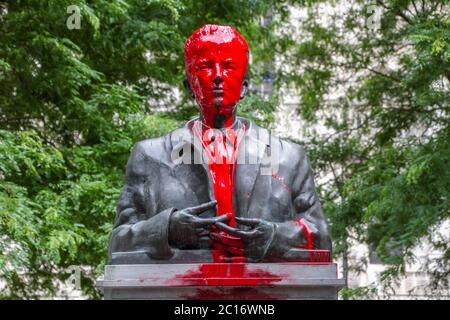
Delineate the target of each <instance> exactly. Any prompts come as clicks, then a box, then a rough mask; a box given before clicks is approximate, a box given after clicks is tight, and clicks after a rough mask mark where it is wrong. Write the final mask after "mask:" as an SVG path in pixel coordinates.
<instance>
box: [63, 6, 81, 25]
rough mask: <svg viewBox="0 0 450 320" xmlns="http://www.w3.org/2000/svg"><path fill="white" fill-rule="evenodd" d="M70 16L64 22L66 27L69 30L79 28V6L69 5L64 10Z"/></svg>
mask: <svg viewBox="0 0 450 320" xmlns="http://www.w3.org/2000/svg"><path fill="white" fill-rule="evenodd" d="M66 12H67V13H69V14H70V16H69V17H68V18H67V20H66V26H67V28H68V29H69V30H74V29H80V28H81V10H80V7H79V6H76V5H70V6H68V7H67V10H66Z"/></svg>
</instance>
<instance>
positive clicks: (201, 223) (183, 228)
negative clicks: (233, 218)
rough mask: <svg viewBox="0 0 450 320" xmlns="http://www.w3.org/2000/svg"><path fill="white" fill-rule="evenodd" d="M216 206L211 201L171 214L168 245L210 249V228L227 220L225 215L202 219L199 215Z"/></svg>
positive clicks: (214, 202)
mask: <svg viewBox="0 0 450 320" xmlns="http://www.w3.org/2000/svg"><path fill="white" fill-rule="evenodd" d="M216 204H217V202H216V201H211V202H207V203H203V204H200V205H198V206H194V207H189V208H185V209H183V210H179V211H175V212H173V213H172V215H171V217H170V223H169V244H170V245H172V246H175V247H179V248H208V247H210V239H209V233H210V229H209V228H210V226H211V225H213V224H215V223H218V222H224V221H226V220H228V219H229V218H228V217H227V216H225V215H223V216H220V217H214V218H202V217H199V215H200V214H201V213H203V212H205V211H207V210H208V209H211V208H214V207H215V206H216Z"/></svg>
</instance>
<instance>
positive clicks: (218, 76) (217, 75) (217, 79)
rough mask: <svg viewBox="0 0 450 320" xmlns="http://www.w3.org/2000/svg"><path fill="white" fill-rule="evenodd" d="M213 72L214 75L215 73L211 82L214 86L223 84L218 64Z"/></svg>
mask: <svg viewBox="0 0 450 320" xmlns="http://www.w3.org/2000/svg"><path fill="white" fill-rule="evenodd" d="M214 71H215V72H214V73H215V76H214V80H213V82H214V84H215V85H216V86H218V85H219V84H221V83H222V82H223V79H222V69H221V68H220V66H219V64H218V63H217V64H216V65H215V67H214Z"/></svg>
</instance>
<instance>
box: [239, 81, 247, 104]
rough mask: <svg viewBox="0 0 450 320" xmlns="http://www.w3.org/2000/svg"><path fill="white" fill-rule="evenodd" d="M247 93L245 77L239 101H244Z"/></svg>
mask: <svg viewBox="0 0 450 320" xmlns="http://www.w3.org/2000/svg"><path fill="white" fill-rule="evenodd" d="M247 92H248V79H247V77H246V78H245V79H244V81H242V88H241V97H240V98H241V100H242V99H244V97H245V96H246V94H247Z"/></svg>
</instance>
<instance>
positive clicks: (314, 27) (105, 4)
mask: <svg viewBox="0 0 450 320" xmlns="http://www.w3.org/2000/svg"><path fill="white" fill-rule="evenodd" d="M71 5H76V6H77V7H78V8H79V10H80V14H81V21H80V28H79V29H72V30H71V29H69V28H68V26H67V24H66V21H67V19H68V18H69V16H70V15H71V14H73V12H68V11H67V8H68V7H69V6H71ZM323 5H326V6H328V7H331V8H333V6H334V8H335V9H333V10H331V11H330V12H328V13H327V15H328V16H329V18H327V19H326V23H324V22H323V20H324V19H323V18H324V16H325V15H324V13H323V12H321V11H320V10H321V8H323V7H322V6H323ZM374 5H375V8H377V9H380V10H382V14H381V20H380V25H379V26H377V29H376V30H375V29H374V28H373V26H372V24H368V19H370V18H371V17H372V15H373V8H374ZM293 8H294V9H298V10H302V12H304V13H306V14H305V15H304V16H302V18H301V19H297V18H295V17H293V16H292V9H293ZM342 8H344V9H345V10H344V11H345V12H342V10H341V9H342ZM268 16H271V17H272V18H271V19H270V21H269V23H264V22H263V21H264V19H265V18H266V17H268ZM204 23H218V24H229V25H232V26H234V27H235V28H236V29H237V30H239V32H241V33H242V34H243V36H244V37H245V38H246V39H247V41H248V43H249V45H250V50H251V54H252V61H251V69H250V78H251V80H252V81H253V82H254V84H256V85H258V84H260V83H262V81H263V79H265V78H267V77H268V75H270V77H273V79H274V85H275V86H274V89H275V90H274V95H273V96H272V98H271V99H263V97H261V96H260V95H258V94H256V93H253V94H251V95H250V96H249V97H247V98H246V99H244V101H243V102H242V105H241V107H240V110H241V111H240V112H241V114H242V115H244V116H247V117H251V118H253V119H254V120H256V121H258V122H260V123H261V124H263V125H265V126H268V125H270V124H271V123H272V122H273V120H274V111H275V108H276V105H277V98H278V97H277V94H276V92H278V89H281V88H283V87H293V88H295V90H296V92H297V93H298V95H299V97H300V103H299V106H298V114H299V117H301V118H302V119H303V120H304V121H305V123H306V124H307V126H308V127H311V128H312V130H309V131H307V132H305V133H304V136H303V138H302V139H301V141H298V142H299V143H301V144H303V145H305V147H306V148H307V151H308V153H309V155H310V157H311V159H312V161H313V167H314V168H315V171H316V174H317V175H318V176H321V175H324V174H326V173H328V174H331V179H329V181H328V182H326V183H324V184H323V185H320V188H319V189H320V192H321V194H322V199H323V203H324V204H323V205H324V209H325V211H326V214H327V215H328V217H329V219H330V223H331V226H332V231H333V239H334V243H335V255H336V256H337V257H343V258H344V265H345V264H346V263H347V264H348V261H347V260H346V257H347V253H348V251H349V249H350V248H349V247H350V246H351V241H350V240H351V239H354V240H356V241H358V242H362V243H367V244H370V245H371V246H372V247H374V248H376V251H377V253H378V256H379V257H380V259H381V260H383V261H385V262H388V263H390V266H391V268H389V269H388V271H387V272H386V273H385V277H384V278H383V279H385V281H386V283H389V282H390V281H391V280H392V279H396V278H398V277H399V276H400V275H401V273H402V271H404V265H405V263H407V262H408V261H411V260H413V259H415V257H414V256H413V255H412V254H411V249H412V248H413V247H414V246H415V245H416V244H417V243H419V242H420V241H422V239H423V237H426V236H428V235H431V234H433V233H434V229H435V228H436V227H437V226H438V225H439V224H440V223H441V222H442V221H443V220H444V219H447V218H448V216H449V190H450V186H449V184H450V172H449V165H448V163H449V160H450V146H449V141H448V136H449V131H450V129H449V98H450V95H449V91H448V85H449V77H450V66H449V65H450V64H449V62H450V61H449V60H450V34H449V32H450V28H449V23H450V20H449V16H448V1H447V0H441V1H426V2H424V1H421V0H416V1H405V0H398V1H394V0H383V1H375V2H374V3H372V2H370V3H369V2H367V1H358V0H352V1H345V3H344V2H339V1H331V0H329V1H258V0H252V1H240V0H228V1H194V0H191V1H188V0H181V1H175V0H173V1H172V0H117V1H106V0H97V1H74V0H69V1H64V0H58V1H56V0H54V1H51V0H47V1H37V0H36V1H34V0H27V1H20V0H16V1H7V2H5V1H0V279H1V280H0V285H4V288H3V289H2V291H1V293H0V295H1V296H2V297H3V298H37V297H52V296H55V295H56V294H57V292H58V280H60V281H65V280H66V279H67V277H68V276H69V274H68V273H67V272H66V270H67V268H68V267H69V266H71V265H81V266H84V267H85V269H84V270H83V272H82V276H83V277H82V285H81V288H82V290H83V293H84V294H86V295H88V296H89V297H92V298H98V297H100V295H99V293H98V292H97V291H96V290H95V289H94V286H93V284H94V281H95V278H96V277H97V276H98V275H100V274H101V272H102V269H103V266H104V263H105V262H106V258H107V241H108V237H109V233H110V231H111V229H112V222H113V220H114V215H115V205H116V201H117V198H118V195H119V192H120V188H121V187H122V184H123V176H124V169H125V164H126V161H127V158H128V156H129V153H130V149H131V147H132V146H133V144H134V143H135V142H137V141H139V140H142V139H144V138H148V137H154V136H160V135H163V134H165V133H167V132H169V131H171V130H173V129H174V128H176V127H177V126H179V125H181V124H182V122H183V121H186V120H187V119H188V118H189V117H191V116H193V115H195V114H196V112H197V111H196V108H195V106H194V103H193V101H192V100H190V99H189V98H188V96H187V95H186V94H185V93H184V91H183V89H182V80H183V79H184V65H183V45H184V41H185V39H187V38H188V37H189V35H190V34H191V33H192V32H193V31H194V30H196V29H197V28H199V27H200V26H201V25H203V24H204ZM336 96H337V98H336ZM255 106H258V108H259V109H260V112H256V110H255ZM318 125H320V126H322V127H325V128H326V129H327V130H328V132H331V133H330V135H328V136H322V135H318V134H317V132H315V130H313V129H314V128H316V127H317V126H318ZM430 241H431V242H432V243H433V245H434V246H435V247H436V248H439V249H440V250H441V251H442V252H443V253H444V254H443V255H442V257H439V258H438V259H437V260H436V263H437V265H439V266H440V268H437V267H435V268H434V269H433V270H430V271H431V272H432V273H433V274H434V276H435V277H434V279H435V282H434V284H435V285H436V287H438V286H441V287H442V286H443V285H444V286H445V283H444V282H445V279H447V276H448V272H449V266H448V265H449V264H448V259H449V250H448V242H446V241H443V240H442V239H435V238H431V237H430ZM392 250H400V254H399V255H398V254H397V255H392V254H391V252H392ZM346 261H347V262H346ZM431 265H432V264H430V266H431ZM435 265H436V264H434V266H435ZM356 267H358V266H349V265H347V266H345V270H349V268H356ZM362 292H365V291H362ZM356 293H358V292H356ZM356 293H355V292H352V291H347V292H346V293H344V294H345V295H346V296H349V297H350V296H355V294H356Z"/></svg>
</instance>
